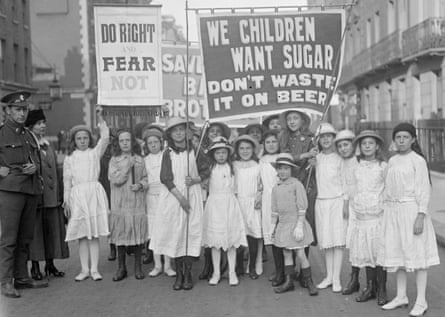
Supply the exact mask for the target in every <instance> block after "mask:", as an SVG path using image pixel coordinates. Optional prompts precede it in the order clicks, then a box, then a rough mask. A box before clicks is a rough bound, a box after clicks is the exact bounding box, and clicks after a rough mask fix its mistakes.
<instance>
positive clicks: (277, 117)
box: [263, 113, 280, 130]
mask: <svg viewBox="0 0 445 317" xmlns="http://www.w3.org/2000/svg"><path fill="white" fill-rule="evenodd" d="M274 119H278V120H279V119H280V115H279V114H278V113H277V114H273V115H270V116H268V117H267V118H266V119H264V120H263V127H264V129H266V130H269V123H270V121H272V120H274Z"/></svg>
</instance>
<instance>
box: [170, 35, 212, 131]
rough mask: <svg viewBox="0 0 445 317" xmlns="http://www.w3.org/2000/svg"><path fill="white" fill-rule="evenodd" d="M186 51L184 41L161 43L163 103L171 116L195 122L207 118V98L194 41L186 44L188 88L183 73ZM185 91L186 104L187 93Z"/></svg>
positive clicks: (200, 62)
mask: <svg viewBox="0 0 445 317" xmlns="http://www.w3.org/2000/svg"><path fill="white" fill-rule="evenodd" d="M186 63H187V53H186V46H185V43H184V44H179V45H178V44H166V43H163V45H162V74H163V79H162V80H163V91H164V103H163V104H164V107H165V108H167V110H168V113H169V115H170V116H175V117H181V118H186V111H187V109H188V113H189V118H190V119H191V120H193V122H194V123H195V124H197V125H202V124H203V123H204V122H205V120H207V118H208V115H207V101H206V99H205V82H204V77H203V75H202V73H203V65H202V58H201V52H200V50H199V47H198V46H197V45H193V46H191V47H189V59H188V72H189V75H188V82H189V84H188V91H187V77H186V75H185V74H186ZM187 93H188V106H187V105H186V95H187Z"/></svg>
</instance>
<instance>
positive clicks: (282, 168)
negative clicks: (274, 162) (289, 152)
mask: <svg viewBox="0 0 445 317" xmlns="http://www.w3.org/2000/svg"><path fill="white" fill-rule="evenodd" d="M277 174H278V177H279V178H280V179H281V180H282V181H285V180H286V179H288V178H289V177H291V175H292V167H290V166H289V165H285V164H278V167H277Z"/></svg>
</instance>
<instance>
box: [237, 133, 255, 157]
mask: <svg viewBox="0 0 445 317" xmlns="http://www.w3.org/2000/svg"><path fill="white" fill-rule="evenodd" d="M240 142H249V143H251V144H252V145H253V151H254V152H255V153H256V152H257V150H258V149H259V146H260V144H259V143H258V141H257V140H255V139H254V138H252V137H251V136H250V135H248V134H243V135H240V136H239V137H238V138H236V139H235V141H233V147H234V148H237V147H238V144H239V143H240Z"/></svg>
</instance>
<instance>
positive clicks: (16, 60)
mask: <svg viewBox="0 0 445 317" xmlns="http://www.w3.org/2000/svg"><path fill="white" fill-rule="evenodd" d="M29 5H30V1H28V0H0V96H3V95H5V94H7V93H10V92H13V91H15V90H17V89H22V90H28V91H33V89H32V85H31V65H32V64H31V36H30V20H29ZM3 117H4V112H3V109H0V122H1V121H3Z"/></svg>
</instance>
